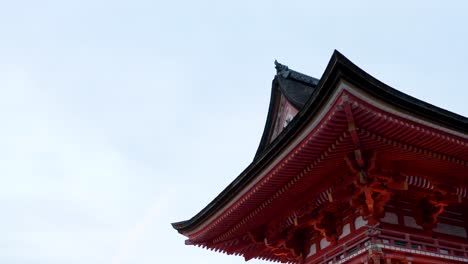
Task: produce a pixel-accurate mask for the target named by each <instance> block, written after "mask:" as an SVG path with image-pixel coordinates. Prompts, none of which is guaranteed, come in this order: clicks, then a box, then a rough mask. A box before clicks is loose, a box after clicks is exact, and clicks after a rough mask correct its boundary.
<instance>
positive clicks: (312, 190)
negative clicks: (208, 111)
mask: <svg viewBox="0 0 468 264" xmlns="http://www.w3.org/2000/svg"><path fill="white" fill-rule="evenodd" d="M276 69H277V74H276V76H275V77H274V80H273V84H272V94H271V102H270V108H269V113H268V117H267V122H266V125H265V130H264V133H263V136H262V139H261V142H260V146H259V148H258V151H257V153H256V155H255V158H254V160H253V162H252V163H251V164H250V165H249V166H248V167H247V168H246V169H245V170H244V171H243V172H242V173H241V174H240V175H239V176H238V177H237V178H236V179H235V180H234V181H233V182H232V183H231V184H230V185H229V186H227V188H226V189H225V190H224V191H223V192H222V193H221V194H220V195H219V196H218V197H216V198H215V199H214V200H213V201H212V202H211V203H210V204H208V205H207V206H206V208H204V209H203V210H202V211H200V212H199V213H198V214H197V215H195V216H194V217H193V218H191V219H190V220H188V221H183V222H178V223H174V224H173V227H174V228H175V229H177V230H178V231H179V232H180V233H181V234H183V235H185V236H186V237H187V238H188V239H187V240H186V244H188V245H196V246H200V247H204V248H208V249H211V250H215V251H220V252H223V253H226V254H235V255H240V256H243V257H244V258H245V260H250V259H252V258H257V259H264V260H269V261H273V262H283V263H307V264H309V263H310V264H312V263H327V264H328V263H467V262H468V238H467V227H468V210H467V209H468V199H467V198H468V120H467V118H466V117H463V116H460V115H457V114H454V113H451V112H449V111H446V110H444V109H441V108H438V107H436V106H433V105H431V104H428V103H425V102H423V101H420V100H418V99H416V98H413V97H411V96H409V95H406V94H404V93H401V92H399V91H397V90H395V89H393V88H391V87H389V86H387V85H385V84H384V83H382V82H380V81H378V80H377V79H375V78H373V77H372V76H370V75H369V74H367V73H366V72H364V71H363V70H361V69H360V68H358V67H357V66H356V65H354V64H353V63H352V62H350V61H349V60H348V59H347V58H345V57H344V56H343V55H341V54H340V53H339V52H336V51H335V53H334V54H333V56H332V58H331V60H330V62H329V64H328V66H327V68H326V70H325V72H324V74H323V76H322V77H321V78H320V80H318V79H315V78H312V77H309V76H307V75H304V74H301V73H299V72H296V71H293V70H291V69H289V68H288V67H287V66H284V65H281V64H279V63H276Z"/></svg>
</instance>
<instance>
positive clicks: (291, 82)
mask: <svg viewBox="0 0 468 264" xmlns="http://www.w3.org/2000/svg"><path fill="white" fill-rule="evenodd" d="M275 68H276V75H275V77H274V79H273V82H272V88H271V96H270V106H269V111H268V116H267V121H266V123H265V128H264V129H263V135H262V139H261V140H260V144H259V147H258V149H257V153H256V155H255V157H257V156H258V155H259V154H260V153H262V152H263V150H264V149H265V148H266V147H267V145H268V144H269V143H270V142H271V141H272V134H273V129H274V126H275V118H276V116H277V114H278V113H277V111H278V108H279V103H280V96H281V95H283V96H284V97H285V98H286V100H287V101H288V102H289V103H291V105H293V106H294V107H295V108H296V109H297V110H301V109H302V108H303V107H304V105H305V103H306V102H307V100H309V98H310V96H311V95H312V93H313V92H314V90H315V88H316V87H317V84H318V82H319V80H318V79H316V78H314V77H310V76H308V75H305V74H303V73H300V72H297V71H294V70H291V69H289V67H288V66H286V65H283V64H281V63H279V62H278V61H276V60H275Z"/></svg>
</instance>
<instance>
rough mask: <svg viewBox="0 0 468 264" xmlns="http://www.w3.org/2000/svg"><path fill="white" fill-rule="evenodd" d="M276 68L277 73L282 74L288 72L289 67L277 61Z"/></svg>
mask: <svg viewBox="0 0 468 264" xmlns="http://www.w3.org/2000/svg"><path fill="white" fill-rule="evenodd" d="M275 68H276V73H280V72H284V71H287V70H288V66H286V65H283V64H281V63H279V62H278V61H277V60H275Z"/></svg>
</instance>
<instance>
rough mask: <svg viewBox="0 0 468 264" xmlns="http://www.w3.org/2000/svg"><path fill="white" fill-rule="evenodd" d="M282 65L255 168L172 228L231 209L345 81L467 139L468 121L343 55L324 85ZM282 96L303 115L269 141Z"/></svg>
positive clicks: (187, 227)
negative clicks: (383, 79)
mask: <svg viewBox="0 0 468 264" xmlns="http://www.w3.org/2000/svg"><path fill="white" fill-rule="evenodd" d="M276 65H277V71H278V73H277V74H276V76H275V78H274V80H273V85H272V98H271V102H270V111H269V115H268V118H267V122H266V125H265V131H264V134H263V136H262V140H261V143H260V146H259V149H258V151H257V154H256V155H255V158H254V160H253V161H252V163H251V164H250V165H249V166H248V167H247V168H246V169H245V170H244V171H243V172H242V173H241V174H240V175H239V176H238V177H237V178H236V179H235V180H234V181H233V182H232V183H231V184H229V185H228V186H227V187H226V188H225V189H224V190H223V191H222V192H221V193H220V194H219V195H218V196H217V197H216V198H215V199H214V200H213V201H212V202H211V203H209V204H208V205H207V206H206V207H205V208H204V209H202V210H201V211H200V212H199V213H198V214H196V215H195V216H194V217H192V218H191V219H190V220H187V221H182V222H177V223H173V224H172V225H173V227H174V228H175V229H177V230H178V231H179V232H180V233H182V234H187V233H189V232H191V231H192V230H195V229H196V228H198V227H199V226H200V225H202V224H204V223H206V221H208V220H209V219H212V216H213V215H215V214H216V213H218V212H219V211H220V210H224V208H226V206H227V205H228V204H229V203H230V202H231V201H232V200H233V199H234V198H235V197H238V195H239V194H240V193H241V192H242V191H243V190H244V189H245V188H246V186H247V185H248V184H250V183H251V182H252V181H253V180H255V179H256V178H258V177H259V173H260V172H261V171H263V170H265V168H266V166H267V165H268V164H269V163H271V161H272V160H273V158H275V157H276V156H278V154H279V153H280V152H281V151H283V150H284V149H285V148H286V146H288V144H290V143H291V142H292V140H293V139H294V138H296V136H297V135H298V134H299V133H300V132H301V131H302V130H303V129H304V128H305V125H306V124H307V123H309V122H311V120H313V119H314V118H317V114H318V113H319V111H320V109H322V108H323V107H324V105H326V104H327V102H328V101H329V99H330V97H331V96H332V95H333V92H334V90H336V89H337V88H336V87H337V83H338V82H339V81H342V80H344V81H346V82H347V83H350V84H352V85H353V86H355V87H359V89H360V90H362V92H364V93H366V94H368V95H369V96H372V97H373V98H375V99H376V100H378V101H379V102H382V103H383V104H386V105H389V106H391V107H392V108H397V109H399V111H402V112H405V113H409V114H411V116H414V117H416V118H417V119H419V120H423V121H424V122H427V123H430V124H435V125H437V126H440V127H443V128H444V129H447V130H450V131H455V132H456V133H459V134H462V135H466V134H467V133H468V118H466V117H463V116H460V115H458V114H455V113H452V112H449V111H447V110H444V109H441V108H439V107H436V106H434V105H431V104H429V103H426V102H423V101H421V100H418V99H417V98H414V97H411V96H409V95H407V94H404V93H402V92H400V91H398V90H395V89H393V88H391V87H389V86H387V85H386V84H384V83H382V82H380V81H379V80H377V79H375V78H374V77H372V76H370V75H369V74H367V73H366V72H365V71H363V70H362V69H360V68H359V67H357V66H356V65H354V64H353V63H352V62H351V61H349V60H348V59H347V58H346V57H344V56H343V55H342V54H341V53H339V52H338V51H335V52H334V53H333V56H332V58H331V60H330V62H329V64H328V66H327V68H326V70H325V72H324V74H323V76H322V77H321V78H320V80H317V79H315V78H312V77H309V76H307V75H304V74H301V73H298V72H296V71H293V70H290V69H289V68H288V67H286V66H284V65H281V64H279V63H277V64H276ZM279 93H282V94H283V95H284V96H285V97H287V99H288V101H289V102H291V104H293V105H294V106H295V107H297V108H298V109H299V110H300V111H299V112H298V114H297V115H296V117H295V118H294V119H293V120H292V121H291V123H290V124H289V125H288V126H287V127H285V128H284V130H283V131H282V132H281V133H280V134H279V135H278V136H277V137H276V138H274V140H273V141H271V142H269V141H268V140H269V139H270V136H271V129H272V126H273V124H272V123H273V117H272V116H271V115H272V111H273V110H274V107H275V106H276V104H277V99H276V98H277V96H278V95H279Z"/></svg>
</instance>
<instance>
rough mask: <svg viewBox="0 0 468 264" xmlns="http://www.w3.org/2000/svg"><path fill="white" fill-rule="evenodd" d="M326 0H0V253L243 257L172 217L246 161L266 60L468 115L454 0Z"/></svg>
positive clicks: (54, 257) (41, 259)
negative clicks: (341, 75) (215, 248)
mask: <svg viewBox="0 0 468 264" xmlns="http://www.w3.org/2000/svg"><path fill="white" fill-rule="evenodd" d="M222 2H223V3H222ZM324 2H327V1H303V2H299V1H231V3H224V1H212V2H206V1H185V2H183V1H160V2H158V1H137V0H134V1H116V0H114V1H85V0H79V1H21V0H18V1H7V0H0V121H1V125H0V180H1V181H0V212H1V214H0V215H1V218H0V263H8V264H29V263H34V264H43V263H44V264H45V263H47V264H54V263H60V264H62V263H70V264H74V263H80V264H81V263H87V264H104V263H108V264H124V263H138V264H146V263H203V264H205V263H228V264H229V263H242V262H243V259H242V258H240V257H232V256H226V255H223V254H220V253H215V252H210V251H206V250H203V249H200V248H196V247H190V246H185V245H184V238H183V237H182V236H180V235H178V234H177V233H176V231H175V230H173V229H172V227H171V226H170V223H171V222H175V221H180V220H185V219H188V218H190V217H191V216H193V215H194V214H195V213H197V212H198V211H199V210H200V209H202V208H203V207H204V206H205V205H206V204H207V203H208V202H210V201H211V200H212V199H213V198H215V196H216V195H217V194H218V193H219V192H221V191H222V190H223V189H224V187H225V186H227V185H228V183H230V182H231V181H232V180H233V179H234V178H235V177H236V176H237V175H238V174H239V173H240V172H241V171H242V170H243V169H244V168H245V167H246V166H247V165H248V164H249V162H250V161H251V160H252V158H253V155H254V153H255V150H256V148H257V146H258V143H259V141H260V137H261V133H262V130H263V127H264V124H265V119H266V113H267V109H268V103H269V96H270V89H271V80H272V78H273V76H274V74H275V70H274V65H273V61H274V59H275V58H276V59H278V60H279V61H280V62H282V63H284V64H287V65H288V66H290V67H291V68H292V69H295V70H298V71H301V72H304V73H306V74H309V75H312V76H314V77H318V78H319V77H320V76H321V75H322V73H323V71H324V70H325V67H326V65H327V63H328V60H329V58H330V56H331V54H332V52H333V50H334V49H338V50H339V51H341V52H342V53H343V54H344V55H345V56H347V57H348V58H349V59H351V60H352V61H353V62H354V63H356V64H357V65H358V66H360V67H361V68H363V69H364V70H366V71H367V72H369V73H370V74H372V75H373V76H375V77H376V78H378V79H380V80H382V81H383V82H385V83H387V84H389V85H391V86H393V87H395V88H397V89H399V90H401V91H403V92H405V93H408V94H410V95H413V96H415V97H418V98H420V99H422V100H425V101H427V102H430V103H432V104H435V105H437V106H440V107H442V108H446V109H448V110H451V111H454V112H456V113H459V114H462V115H464V116H468V106H467V104H466V101H467V98H468V87H467V86H466V82H465V79H466V75H467V74H468V49H467V47H468V38H467V36H468V26H467V25H468V16H467V15H466V12H467V11H468V6H467V4H463V3H466V1H458V2H457V1H450V4H448V2H446V1H437V2H438V3H437V2H436V1H411V2H412V3H411V4H408V3H407V2H409V1H389V2H388V4H386V5H382V4H381V3H379V4H377V3H376V2H377V1H354V2H355V3H354V4H350V3H349V2H350V1H341V2H340V3H335V5H332V4H324ZM334 2H337V1H334ZM378 2H382V1H378ZM251 263H260V262H255V261H252V262H251Z"/></svg>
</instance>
